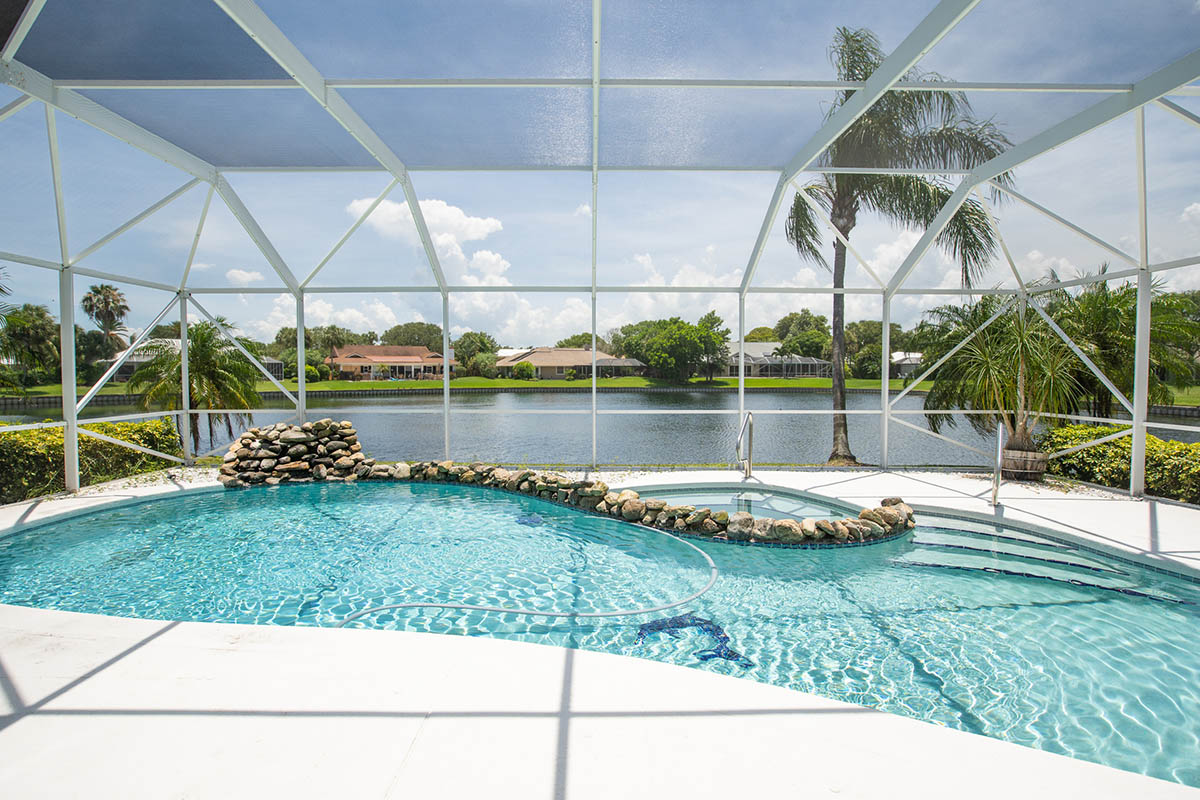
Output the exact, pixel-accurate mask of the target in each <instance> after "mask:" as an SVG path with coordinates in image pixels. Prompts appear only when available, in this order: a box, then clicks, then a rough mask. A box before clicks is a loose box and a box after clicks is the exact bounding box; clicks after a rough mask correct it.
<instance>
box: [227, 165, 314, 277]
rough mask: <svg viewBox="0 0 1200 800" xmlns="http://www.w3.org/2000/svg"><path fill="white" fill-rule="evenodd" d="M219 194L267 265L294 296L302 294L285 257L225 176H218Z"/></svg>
mask: <svg viewBox="0 0 1200 800" xmlns="http://www.w3.org/2000/svg"><path fill="white" fill-rule="evenodd" d="M213 185H214V186H215V187H216V190H217V194H219V195H221V199H222V200H224V201H225V205H226V206H228V207H229V210H230V211H231V212H233V216H234V217H236V218H237V221H238V222H239V223H241V225H242V227H243V228H244V229H245V230H246V233H248V234H249V235H250V238H251V239H252V240H253V241H254V245H255V246H256V247H257V248H258V251H259V252H260V253H262V254H263V258H265V259H267V263H269V264H270V265H271V269H273V270H275V274H276V275H278V276H279V279H280V280H281V281H283V282H284V284H286V285H287V287H288V289H290V290H291V292H292V294H294V295H299V294H300V283H299V282H298V281H297V280H296V276H295V275H293V274H292V271H291V270H290V269H289V268H288V265H287V264H286V263H284V260H283V256H281V255H279V251H278V250H276V249H275V245H273V244H271V240H270V239H268V238H267V234H266V233H264V232H263V229H262V228H261V227H259V224H258V220H256V219H255V218H254V215H253V214H251V213H250V209H248V208H246V205H245V204H244V203H243V202H242V198H241V197H239V196H238V193H237V192H235V191H234V190H233V187H232V186H230V185H229V181H227V180H226V179H225V176H224V175H218V176H217V180H216V183H214V184H213Z"/></svg>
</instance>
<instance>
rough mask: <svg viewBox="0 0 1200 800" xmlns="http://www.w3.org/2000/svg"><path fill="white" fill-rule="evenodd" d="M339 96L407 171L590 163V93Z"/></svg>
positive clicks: (357, 92) (360, 92) (354, 92)
mask: <svg viewBox="0 0 1200 800" xmlns="http://www.w3.org/2000/svg"><path fill="white" fill-rule="evenodd" d="M342 94H343V96H344V97H345V98H346V100H347V101H348V102H349V103H350V104H351V105H352V106H353V107H354V109H355V110H356V111H357V112H358V113H359V114H361V115H362V117H363V118H364V119H366V121H367V123H368V124H369V125H371V127H372V128H374V129H375V131H376V132H377V133H378V134H379V135H380V136H381V137H382V138H383V140H384V142H385V143H387V145H388V146H389V147H391V149H392V150H393V151H394V152H395V153H396V154H397V155H398V156H400V158H402V159H404V162H405V163H406V164H407V165H408V166H409V167H410V168H424V169H455V168H467V169H471V168H488V167H491V168H497V167H584V166H590V164H591V141H592V112H591V109H592V97H591V90H590V89H585V88H564V89H345V90H343V91H342Z"/></svg>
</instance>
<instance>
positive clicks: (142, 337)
mask: <svg viewBox="0 0 1200 800" xmlns="http://www.w3.org/2000/svg"><path fill="white" fill-rule="evenodd" d="M64 271H65V270H64ZM178 299H179V298H178V296H175V297H172V298H171V299H170V300H169V301H167V304H166V305H165V306H163V310H162V311H160V312H158V314H157V315H156V316H155V317H154V319H152V320H151V321H150V324H149V325H147V326H146V327H145V328H143V329H142V332H141V333H139V334H138V335H137V337H136V338H134V340H133V341H132V342H130V343H129V347H127V348H125V352H124V353H122V354H121V357H120V358H118V359H116V360H115V361H113V362H112V364H110V365H109V367H108V369H106V370H105V371H104V374H103V375H101V376H100V380H98V381H96V383H95V385H94V386H92V388H90V389H88V391H87V394H85V395H84V396H83V399H82V400H80V401H79V403H78V404H77V405H76V406H75V411H76V413H78V412H80V411H83V409H84V408H86V407H87V404H88V403H90V402H92V398H93V397H95V396H96V395H97V394H99V393H100V390H101V389H103V388H104V384H106V383H108V382H109V380H110V379H111V378H112V376H113V375H116V374H117V372H118V371H120V369H121V366H122V365H123V364H124V363H125V362H126V361H127V360H128V359H129V357H130V356H132V355H133V354H134V353H135V352H137V349H138V348H139V347H141V346H142V343H143V342H145V341H146V340H147V339H149V338H150V331H151V330H153V329H154V326H155V325H157V324H158V323H160V322H162V320H163V317H165V316H166V315H167V312H168V311H170V310H171V306H173V305H175V303H176V302H177V301H178Z"/></svg>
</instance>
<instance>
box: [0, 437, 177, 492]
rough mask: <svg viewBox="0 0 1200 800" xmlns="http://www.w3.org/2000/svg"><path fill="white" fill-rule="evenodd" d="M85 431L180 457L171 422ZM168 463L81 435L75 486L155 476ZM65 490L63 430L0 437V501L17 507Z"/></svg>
mask: <svg viewBox="0 0 1200 800" xmlns="http://www.w3.org/2000/svg"><path fill="white" fill-rule="evenodd" d="M3 424H4V423H0V425H3ZM83 427H85V428H88V429H89V430H94V431H96V432H97V433H103V434H105V435H107V436H111V437H113V438H114V439H121V440H122V441H126V442H131V443H133V444H139V445H141V446H142V447H149V448H151V449H153V450H158V451H160V452H163V453H168V454H170V455H174V456H178V455H180V454H181V447H180V443H179V434H178V433H177V432H176V430H175V426H174V424H172V423H171V421H170V420H165V419H156V420H145V421H140V422H96V423H91V424H88V425H84V426H83ZM168 463H170V462H167V461H165V460H164V459H161V458H157V457H155V456H148V455H145V454H143V453H139V452H137V451H136V450H130V449H129V448H128V447H121V446H120V445H115V444H110V443H109V442H104V441H101V440H99V439H94V438H92V437H90V436H80V437H79V482H80V483H81V484H83V485H88V484H92V483H103V482H104V481H111V480H114V479H116V478H125V477H128V476H130V475H137V474H139V473H142V472H153V471H154V470H157V469H162V468H163V467H165V466H167V465H168ZM64 488H65V483H64V477H63V429H62V428H41V429H37V430H28V431H15V432H13V433H3V434H0V503H15V502H17V501H19V500H25V499H27V498H30V497H37V496H39V495H43V494H51V493H53V492H61V491H62V490H63V489H64Z"/></svg>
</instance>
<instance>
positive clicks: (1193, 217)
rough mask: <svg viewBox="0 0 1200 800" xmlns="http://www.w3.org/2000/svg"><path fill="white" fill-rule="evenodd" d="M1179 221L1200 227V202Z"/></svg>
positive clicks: (1187, 210) (1180, 217) (1185, 210)
mask: <svg viewBox="0 0 1200 800" xmlns="http://www.w3.org/2000/svg"><path fill="white" fill-rule="evenodd" d="M1197 8H1200V0H1197ZM1179 221H1180V222H1183V223H1186V224H1188V225H1195V226H1196V227H1197V228H1198V229H1200V203H1192V204H1191V205H1189V206H1188V207H1187V208H1185V209H1184V210H1183V213H1182V214H1180V215H1179Z"/></svg>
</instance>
